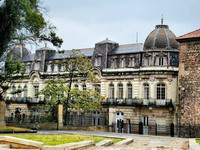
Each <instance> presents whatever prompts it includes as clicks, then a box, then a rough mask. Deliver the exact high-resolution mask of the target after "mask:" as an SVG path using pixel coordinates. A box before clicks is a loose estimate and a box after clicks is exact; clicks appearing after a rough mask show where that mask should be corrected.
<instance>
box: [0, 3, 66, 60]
mask: <svg viewBox="0 0 200 150" xmlns="http://www.w3.org/2000/svg"><path fill="white" fill-rule="evenodd" d="M41 40H42V41H49V42H51V43H52V44H53V45H54V46H58V47H60V46H61V44H62V42H63V40H62V39H60V38H59V37H58V36H57V35H56V33H55V27H54V26H52V25H51V24H50V23H48V22H47V21H46V20H45V18H44V15H43V14H42V9H41V6H40V2H39V0H4V1H3V2H2V5H1V6H0V49H1V50H0V56H2V55H3V53H4V52H5V51H6V50H7V49H8V47H9V45H12V43H16V42H17V43H19V42H20V43H26V42H35V43H36V42H37V41H41Z"/></svg>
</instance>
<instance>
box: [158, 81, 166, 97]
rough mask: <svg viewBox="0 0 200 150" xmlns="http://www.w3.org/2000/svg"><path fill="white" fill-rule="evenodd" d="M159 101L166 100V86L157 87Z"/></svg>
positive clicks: (159, 85)
mask: <svg viewBox="0 0 200 150" xmlns="http://www.w3.org/2000/svg"><path fill="white" fill-rule="evenodd" d="M157 99H163V100H164V99H165V84H158V85H157Z"/></svg>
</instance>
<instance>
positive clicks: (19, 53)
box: [10, 44, 31, 60]
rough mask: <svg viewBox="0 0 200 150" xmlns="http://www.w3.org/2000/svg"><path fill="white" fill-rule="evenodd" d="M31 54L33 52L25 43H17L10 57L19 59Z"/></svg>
mask: <svg viewBox="0 0 200 150" xmlns="http://www.w3.org/2000/svg"><path fill="white" fill-rule="evenodd" d="M30 54H31V52H30V51H29V50H28V49H27V48H26V47H25V45H24V44H17V45H15V46H14V48H13V49H12V50H11V55H10V58H12V59H18V60H19V59H21V58H24V57H25V56H27V55H30Z"/></svg>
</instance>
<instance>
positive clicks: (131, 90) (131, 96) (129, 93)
mask: <svg viewBox="0 0 200 150" xmlns="http://www.w3.org/2000/svg"><path fill="white" fill-rule="evenodd" d="M127 88H128V89H127V90H128V99H132V98H133V94H132V93H133V88H132V84H128V85H127Z"/></svg>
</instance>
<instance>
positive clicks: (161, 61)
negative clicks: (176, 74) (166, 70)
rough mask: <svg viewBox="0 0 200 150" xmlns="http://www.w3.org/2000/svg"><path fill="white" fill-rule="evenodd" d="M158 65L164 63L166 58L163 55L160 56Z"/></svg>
mask: <svg viewBox="0 0 200 150" xmlns="http://www.w3.org/2000/svg"><path fill="white" fill-rule="evenodd" d="M158 65H159V66H163V65H164V58H163V57H159V61H158Z"/></svg>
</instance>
